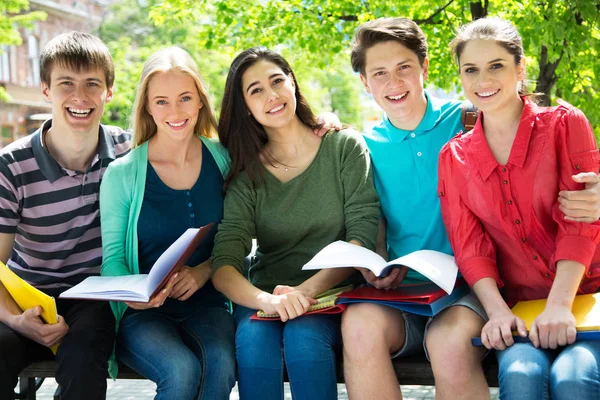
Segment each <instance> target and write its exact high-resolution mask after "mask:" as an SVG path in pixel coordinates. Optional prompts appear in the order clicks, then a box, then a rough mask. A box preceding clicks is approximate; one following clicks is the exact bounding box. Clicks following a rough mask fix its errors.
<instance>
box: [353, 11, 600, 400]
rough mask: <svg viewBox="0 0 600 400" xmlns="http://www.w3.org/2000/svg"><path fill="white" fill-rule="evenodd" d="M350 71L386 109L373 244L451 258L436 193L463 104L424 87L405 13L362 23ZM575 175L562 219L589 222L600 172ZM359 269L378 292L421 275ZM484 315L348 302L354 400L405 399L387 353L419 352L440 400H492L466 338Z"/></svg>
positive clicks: (379, 131)
mask: <svg viewBox="0 0 600 400" xmlns="http://www.w3.org/2000/svg"><path fill="white" fill-rule="evenodd" d="M352 67H353V69H354V71H355V72H359V73H360V78H361V80H362V82H363V83H364V85H365V88H366V90H367V91H368V92H369V93H371V94H372V96H373V98H374V100H375V101H376V102H377V104H378V105H379V106H380V107H381V108H382V109H383V111H384V112H385V114H386V115H385V117H384V119H383V121H382V122H381V123H380V124H379V125H378V126H376V127H375V128H373V130H372V131H370V132H367V133H365V140H366V143H367V146H368V147H369V150H370V152H371V159H372V162H373V165H374V171H375V185H376V188H377V191H378V193H379V196H380V201H381V207H382V211H383V218H382V225H381V227H380V237H379V238H378V243H379V244H383V246H379V247H383V249H382V250H383V251H382V252H383V253H386V252H387V253H389V256H390V258H396V257H400V256H402V255H405V254H408V253H411V252H413V251H416V250H421V249H431V250H437V251H441V252H444V253H447V254H452V249H451V247H450V244H449V242H448V239H447V237H446V230H445V227H444V223H443V220H442V216H441V211H440V205H439V201H438V198H437V160H438V153H439V151H440V149H441V148H442V146H443V145H444V144H445V143H446V142H447V141H448V140H449V139H450V138H452V137H453V136H454V135H456V134H458V133H460V132H461V131H463V130H464V126H463V123H462V122H461V120H462V103H461V102H458V101H445V100H439V99H435V98H433V97H432V96H430V95H429V94H428V93H427V92H426V91H425V90H424V89H423V82H424V81H425V80H426V79H427V73H428V68H429V62H428V59H427V41H426V38H425V36H424V34H423V32H422V31H421V29H420V28H419V27H418V26H417V25H416V24H415V23H414V22H413V21H411V20H408V19H405V18H385V19H378V20H375V21H370V22H367V23H365V24H363V25H361V26H360V27H359V28H358V29H357V31H356V33H355V37H354V42H353V48H352ZM577 179H580V180H579V182H589V183H590V185H589V186H590V188H588V189H586V190H583V191H581V192H577V193H575V192H568V193H561V195H562V197H561V199H560V200H559V201H560V202H561V204H562V206H561V209H563V211H564V212H565V215H566V216H567V218H573V219H578V220H585V221H595V220H597V219H598V215H600V206H599V205H598V204H599V202H600V194H599V193H598V192H599V191H600V190H599V189H600V185H598V184H597V182H598V177H597V176H596V175H595V174H591V176H590V175H588V176H581V177H579V178H577ZM557 195H558V194H557ZM569 216H570V217H569ZM386 220H387V222H386ZM361 272H362V273H363V275H364V277H365V279H366V280H367V281H368V282H369V283H371V284H372V285H374V286H375V287H377V288H382V289H391V288H395V287H397V286H398V285H399V284H400V283H401V282H402V283H413V282H423V281H427V280H426V278H425V277H423V276H422V275H420V274H418V273H416V272H414V271H407V269H406V268H404V269H399V268H398V269H394V271H393V272H392V274H390V275H389V276H388V277H386V278H384V279H377V278H376V277H375V276H374V275H373V273H372V272H370V271H368V270H361ZM486 319H487V316H486V315H485V312H484V310H483V307H482V306H481V304H480V303H479V301H478V300H477V298H476V296H474V295H473V294H472V293H471V294H468V295H466V296H465V297H463V298H462V299H460V300H458V301H457V302H456V303H455V304H454V305H453V306H451V307H449V308H447V309H446V310H444V311H442V312H441V313H440V314H438V315H437V316H436V317H435V318H434V319H429V320H428V319H426V318H424V317H421V316H418V315H414V314H408V313H404V312H401V311H399V310H396V309H393V308H389V307H385V306H378V305H374V304H369V303H360V304H355V305H352V306H350V307H349V308H348V309H347V310H346V312H345V313H344V316H343V321H342V333H343V342H344V374H345V381H346V386H347V388H348V394H349V396H350V398H352V399H398V398H401V397H402V395H401V392H400V389H399V386H398V382H397V380H396V376H395V373H394V369H393V366H392V363H391V359H390V354H391V355H392V357H398V356H407V355H411V354H416V353H418V352H420V351H421V350H422V349H423V348H424V349H425V352H426V354H427V356H428V357H429V358H430V361H431V364H432V369H433V373H434V376H435V381H436V398H438V399H484V398H485V399H489V396H490V394H489V389H488V386H487V383H486V380H485V377H484V375H483V370H482V368H481V362H480V361H481V358H482V357H483V356H484V354H485V353H484V351H485V349H484V348H477V347H473V346H472V345H471V341H470V339H471V338H472V337H475V336H479V335H480V333H481V329H482V327H483V325H484V323H485V321H486Z"/></svg>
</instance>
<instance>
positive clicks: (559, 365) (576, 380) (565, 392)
mask: <svg viewBox="0 0 600 400" xmlns="http://www.w3.org/2000/svg"><path fill="white" fill-rule="evenodd" d="M550 392H551V393H552V398H553V399H558V400H562V399H573V398H598V396H600V358H598V353H597V352H596V351H594V349H593V348H590V347H589V346H588V344H587V343H581V344H575V345H572V346H569V347H567V348H566V349H564V350H563V351H562V352H561V353H560V354H559V355H558V357H557V358H556V360H555V361H554V363H553V364H552V367H551V369H550Z"/></svg>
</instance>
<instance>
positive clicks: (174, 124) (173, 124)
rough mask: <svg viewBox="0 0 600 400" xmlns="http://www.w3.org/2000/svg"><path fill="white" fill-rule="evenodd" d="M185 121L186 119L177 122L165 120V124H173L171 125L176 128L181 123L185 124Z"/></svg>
mask: <svg viewBox="0 0 600 400" xmlns="http://www.w3.org/2000/svg"><path fill="white" fill-rule="evenodd" d="M186 122H187V119H186V120H184V121H181V122H178V123H175V122H167V124H169V125H170V126H173V127H175V128H177V127H178V126H181V125H183V124H185V123H186Z"/></svg>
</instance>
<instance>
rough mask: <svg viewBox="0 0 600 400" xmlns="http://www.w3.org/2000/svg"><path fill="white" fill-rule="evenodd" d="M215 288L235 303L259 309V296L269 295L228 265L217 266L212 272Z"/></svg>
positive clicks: (260, 303)
mask: <svg viewBox="0 0 600 400" xmlns="http://www.w3.org/2000/svg"><path fill="white" fill-rule="evenodd" d="M212 280H213V284H214V285H215V288H216V289H217V290H218V291H219V292H221V293H223V294H224V295H225V296H226V297H227V298H229V299H230V300H231V301H233V302H234V303H236V304H239V305H242V306H244V307H248V308H253V309H257V310H258V309H261V308H262V307H261V305H262V302H261V298H262V297H264V296H265V295H269V293H266V292H264V291H262V290H260V289H259V288H257V287H256V286H254V285H253V284H251V283H250V282H248V280H247V279H246V278H244V277H243V276H242V274H240V273H239V271H238V270H237V269H235V268H234V267H232V266H230V265H226V266H224V267H221V268H219V269H218V270H216V271H215V272H214V273H213V277H212Z"/></svg>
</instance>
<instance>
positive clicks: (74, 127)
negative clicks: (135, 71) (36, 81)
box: [42, 64, 112, 135]
mask: <svg viewBox="0 0 600 400" xmlns="http://www.w3.org/2000/svg"><path fill="white" fill-rule="evenodd" d="M42 95H43V96H44V98H45V99H46V100H47V101H49V102H50V103H51V104H52V128H54V130H56V131H58V132H61V131H69V132H71V133H75V134H96V135H97V134H98V128H99V125H100V119H101V118H102V114H103V113H104V106H105V104H107V103H108V102H110V100H111V99H112V87H110V88H109V87H107V85H106V75H105V73H104V71H103V70H101V69H99V68H96V69H90V70H81V71H75V70H73V69H70V68H67V67H64V66H61V65H60V64H57V65H55V66H54V67H53V68H52V72H51V73H50V81H49V83H42Z"/></svg>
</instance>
